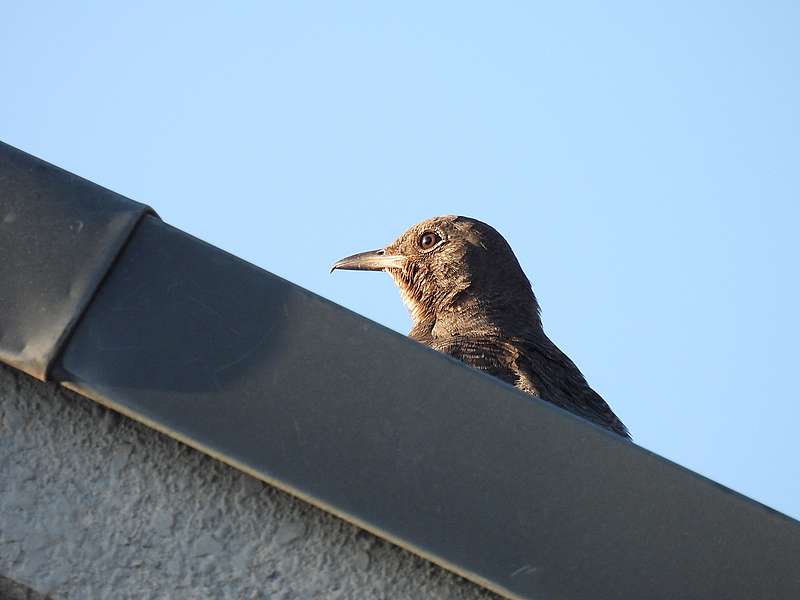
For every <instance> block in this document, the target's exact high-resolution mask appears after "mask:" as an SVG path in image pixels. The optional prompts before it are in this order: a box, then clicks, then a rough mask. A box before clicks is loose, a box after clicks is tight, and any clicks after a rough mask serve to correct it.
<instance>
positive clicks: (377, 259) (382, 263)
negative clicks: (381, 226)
mask: <svg viewBox="0 0 800 600" xmlns="http://www.w3.org/2000/svg"><path fill="white" fill-rule="evenodd" d="M405 262H406V258H405V256H398V255H394V254H386V251H385V250H383V249H381V250H370V251H369V252H360V253H358V254H353V256H348V257H347V258H343V259H342V260H340V261H337V262H336V263H334V265H333V266H332V267H331V273H333V272H334V271H335V270H336V269H344V270H348V271H383V270H384V269H400V268H402V267H403V265H404V264H405Z"/></svg>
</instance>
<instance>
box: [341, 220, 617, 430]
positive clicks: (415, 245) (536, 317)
mask: <svg viewBox="0 0 800 600" xmlns="http://www.w3.org/2000/svg"><path fill="white" fill-rule="evenodd" d="M425 235H431V236H432V237H430V238H428V239H427V240H424V241H426V242H429V241H431V240H433V241H434V243H433V244H432V245H431V247H430V248H423V247H421V243H422V241H423V237H424V236H425ZM337 268H341V269H363V270H383V271H386V272H387V273H389V274H390V275H391V276H392V278H393V279H394V281H395V283H396V284H397V286H398V287H399V289H400V294H401V297H402V298H403V301H404V302H405V304H406V306H407V307H408V309H409V311H410V313H411V317H412V319H413V321H414V326H413V328H412V329H411V332H410V333H409V336H410V337H412V338H413V339H415V340H417V341H419V342H422V343H423V344H426V345H428V346H430V347H431V348H434V349H435V350H438V351H440V352H444V353H446V354H449V355H450V356H453V357H454V358H457V359H459V360H461V361H463V362H465V363H467V364H468V365H470V366H472V367H475V368H477V369H480V370H481V371H484V372H486V373H488V374H490V375H494V376H495V377H498V378H500V379H502V380H503V381H506V382H508V383H510V384H512V385H514V386H516V387H517V388H519V389H520V390H522V391H524V392H527V393H528V394H531V395H534V396H538V397H540V398H542V399H543V400H546V401H548V402H552V403H553V404H555V405H556V406H559V407H561V408H563V409H566V410H569V411H571V412H573V413H575V414H577V415H579V416H581V417H583V418H586V419H589V420H590V421H592V422H594V423H596V424H597V425H600V426H602V427H605V428H606V429H608V430H610V431H613V432H614V433H617V434H619V435H621V436H623V437H626V438H627V437H630V436H629V434H628V430H627V428H626V427H625V425H624V424H623V423H622V421H620V420H619V418H617V416H616V415H615V414H614V412H613V411H612V410H611V408H610V407H609V406H608V404H606V402H605V401H604V400H603V398H601V397H600V395H599V394H598V393H597V392H595V391H594V390H593V389H592V388H591V387H589V384H588V383H587V382H586V379H585V378H584V377H583V375H582V374H581V372H580V371H579V370H578V368H577V367H576V366H575V364H574V363H573V362H572V361H571V360H570V359H569V357H567V356H566V355H565V354H564V353H563V352H561V350H559V349H558V347H557V346H556V345H555V344H554V343H553V342H552V341H551V340H550V339H549V338H548V337H547V335H546V334H545V333H544V330H543V328H542V321H541V318H540V314H539V304H538V302H537V300H536V297H535V295H534V293H533V290H532V289H531V284H530V282H529V281H528V278H527V277H526V276H525V273H524V272H523V271H522V268H521V267H520V265H519V262H518V261H517V258H516V256H514V253H513V251H512V250H511V247H510V246H509V245H508V243H507V242H506V241H505V239H504V238H503V237H502V236H501V235H500V234H499V233H498V232H497V231H496V230H495V229H493V228H492V227H490V226H489V225H487V224H485V223H482V222H480V221H477V220H475V219H470V218H468V217H459V216H444V217H435V218H433V219H428V220H426V221H422V222H421V223H418V224H416V225H414V226H413V227H411V228H410V229H409V230H408V231H406V232H405V233H403V235H401V236H400V237H399V238H398V239H397V240H395V241H394V242H393V243H391V244H390V245H388V246H387V247H386V248H383V249H381V250H377V251H373V252H365V253H361V254H357V255H354V256H351V257H348V258H346V259H342V260H341V261H339V262H338V263H336V265H334V269H337Z"/></svg>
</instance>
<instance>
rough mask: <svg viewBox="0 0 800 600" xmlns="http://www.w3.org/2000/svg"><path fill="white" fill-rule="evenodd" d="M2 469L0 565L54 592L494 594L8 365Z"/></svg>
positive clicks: (3, 373)
mask: <svg viewBox="0 0 800 600" xmlns="http://www.w3.org/2000/svg"><path fill="white" fill-rule="evenodd" d="M0 473H2V477H0V576H3V577H5V578H8V579H9V580H12V581H16V582H18V583H19V584H23V585H25V586H29V587H30V588H32V589H33V590H36V591H38V592H41V593H43V594H47V595H48V596H49V597H51V598H56V599H57V598H80V599H81V600H83V599H92V598H103V599H105V598H148V599H149V598H182V599H183V598H191V599H202V598H236V599H238V598H269V599H273V598H275V599H287V600H288V599H292V598H298V599H300V598H303V599H304V598H392V599H394V598H400V599H403V598H408V599H417V598H453V599H455V598H464V599H479V598H483V599H488V598H495V597H496V596H494V595H493V594H491V593H489V592H486V591H484V590H482V589H481V588H479V587H477V586H475V585H473V584H471V583H469V582H467V581H466V580H464V579H461V578H460V577H458V576H456V575H452V574H450V573H448V572H447V571H444V570H443V569H441V568H439V567H437V566H435V565H433V564H431V563H429V562H427V561H425V560H423V559H420V558H417V557H415V556H414V555H412V554H410V553H408V552H406V551H404V550H402V549H400V548H398V547H396V546H393V545H391V544H389V543H387V542H384V541H382V540H379V539H377V538H375V537H374V536H372V535H370V534H368V533H366V532H364V531H361V530H359V529H358V528H356V527H354V526H352V525H349V524H347V523H345V522H343V521H341V520H340V519H337V518H336V517H333V516H330V515H328V514H327V513H324V512H323V511H321V510H318V509H316V508H314V507H312V506H310V505H308V504H306V503H304V502H301V501H299V500H296V499H294V498H293V497H291V496H289V495H287V494H285V493H283V492H280V491H278V490H276V489H274V488H272V487H270V486H268V485H266V484H263V483H261V482H260V481H258V480H256V479H253V478H252V477H250V476H248V475H245V474H243V473H240V472H238V471H236V470H234V469H232V468H230V467H228V466H226V465H224V464H222V463H220V462H218V461H216V460H213V459H211V458H209V457H207V456H205V455H203V454H201V453H199V452H197V451H194V450H192V449H190V448H188V447H186V446H184V445H183V444H180V443H179V442H176V441H174V440H171V439H169V438H167V437H166V436H164V435H161V434H159V433H156V432H155V431H152V430H150V429H148V428H146V427H144V426H142V425H140V424H138V423H135V422H133V421H131V420H130V419H127V418H125V417H122V416H119V415H117V414H116V413H113V412H111V411H109V410H107V409H105V408H103V407H100V406H99V405H97V404H95V403H94V402H92V401H90V400H86V399H84V398H82V397H80V396H78V395H76V394H73V393H71V392H69V391H66V390H63V389H61V388H59V387H58V386H56V385H53V384H45V383H41V382H39V381H36V380H34V379H32V378H30V377H28V376H27V375H24V374H22V373H20V372H17V371H14V370H12V369H10V368H7V367H5V366H2V365H0ZM0 581H2V577H0ZM0 591H2V590H0Z"/></svg>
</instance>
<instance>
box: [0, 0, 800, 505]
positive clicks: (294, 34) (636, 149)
mask: <svg viewBox="0 0 800 600" xmlns="http://www.w3.org/2000/svg"><path fill="white" fill-rule="evenodd" d="M112 4H114V5H112ZM166 4H167V3H163V4H162V3H155V2H141V3H127V4H122V3H82V2H74V3H40V2H27V3H22V2H15V3H11V2H8V3H5V6H4V9H3V15H4V17H3V19H2V20H0V69H2V71H1V72H2V77H3V87H2V94H0V139H2V140H4V141H5V142H7V143H10V144H12V145H15V146H17V147H20V148H22V149H24V150H26V151H28V152H31V153H33V154H35V155H38V156H40V157H42V158H44V159H46V160H48V161H50V162H53V163H55V164H57V165H59V166H62V167H64V168H66V169H69V170H71V171H73V172H75V173H78V174H80V175H82V176H84V177H87V178H89V179H91V180H93V181H95V182H97V183H100V184H102V185H105V186H107V187H109V188H111V189H113V190H115V191H117V192H120V193H122V194H124V195H126V196H129V197H131V198H134V199H136V200H140V201H142V202H146V203H149V204H151V205H152V206H153V207H155V208H156V209H157V210H158V211H159V213H160V214H161V216H162V217H163V218H164V219H165V220H166V221H168V222H170V223H172V224H174V225H176V226H178V227H180V228H182V229H184V230H186V231H188V232H190V233H192V234H194V235H197V236H198V237H201V238H203V239H205V240H207V241H209V242H211V243H213V244H215V245H218V246H220V247H222V248H224V249H226V250H229V251H230V252H233V253H234V254H237V255H239V256H241V257H243V258H245V259H246V260H248V261H251V262H253V263H255V264H257V265H259V266H262V267H264V268H266V269H268V270H270V271H273V272H275V273H277V274H279V275H281V276H283V277H286V278H288V279H290V280H292V281H294V282H296V283H298V284H300V285H302V286H305V287H307V288H309V289H311V290H313V291H314V292H317V293H319V294H321V295H323V296H326V297H328V298H330V299H332V300H334V301H336V302H338V303H340V304H343V305H345V306H347V307H349V308H351V309H353V310H355V311H357V312H360V313H362V314H364V315H366V316H367V317H369V318H371V319H374V320H376V321H378V322H380V323H383V324H385V325H388V326H389V327H391V328H393V329H396V330H397V331H399V332H402V333H405V332H406V331H407V330H408V328H409V319H408V316H407V314H406V311H405V308H404V307H403V305H402V303H401V302H400V299H399V297H398V294H397V292H396V291H395V289H394V287H393V285H392V283H391V281H390V280H389V278H388V277H387V276H385V275H380V274H365V273H337V274H334V275H329V274H328V268H329V266H330V264H331V263H332V262H333V261H334V260H336V259H338V258H340V257H342V256H344V255H347V254H351V253H353V252H356V251H360V250H368V249H372V248H376V247H379V246H382V245H383V244H385V243H388V242H389V241H391V240H392V239H394V238H395V237H396V236H397V235H398V234H399V233H401V232H402V231H403V230H404V229H405V228H406V227H408V226H409V225H411V224H413V223H415V222H416V221H419V220H422V219H424V218H427V217H430V216H433V215H438V214H447V213H457V214H464V215H468V216H472V217H476V218H479V219H481V220H483V221H486V222H488V223H490V224H492V225H493V226H494V227H496V228H497V229H498V230H499V231H501V232H502V233H503V234H504V235H505V236H506V238H507V239H508V240H509V242H510V243H511V245H512V247H513V248H514V249H515V251H516V253H517V255H518V257H519V259H520V262H521V263H522V265H523V268H524V269H525V270H526V272H527V274H528V275H529V277H530V279H531V280H532V282H533V285H534V289H535V290H536V293H537V295H538V297H539V300H540V302H541V304H542V309H543V319H544V323H545V328H546V330H547V331H548V333H549V334H550V336H551V337H552V338H553V339H554V340H555V341H556V342H557V343H558V344H559V345H560V346H561V348H562V349H563V350H565V351H566V352H567V353H568V354H569V355H570V356H571V357H572V358H573V360H575V362H576V363H577V364H578V365H579V366H580V367H581V369H582V370H583V372H584V374H585V375H586V376H587V378H588V379H589V381H590V383H591V384H592V385H593V386H594V387H595V388H596V389H597V390H598V391H600V392H601V393H602V394H603V396H604V397H605V398H606V399H607V400H608V402H609V403H610V404H611V405H612V406H613V408H614V409H615V411H616V412H617V413H618V414H619V415H620V416H621V417H622V419H623V420H624V421H625V422H626V423H627V425H628V426H629V427H630V429H631V431H632V432H633V434H634V437H635V440H636V441H637V442H638V443H639V444H641V445H642V446H644V447H646V448H649V449H651V450H653V451H655V452H657V453H659V454H661V455H663V456H666V457H667V458H670V459H672V460H675V461H676V462H678V463H680V464H683V465H685V466H687V467H689V468H691V469H693V470H696V471H698V472H700V473H702V474H704V475H707V476H709V477H711V478H713V479H715V480H717V481H719V482H721V483H723V484H725V485H728V486H730V487H732V488H734V489H736V490H737V491H740V492H743V493H745V494H747V495H749V496H751V497H753V498H755V499H757V500H760V501H762V502H764V503H766V504H768V505H770V506H772V507H774V508H777V509H779V510H781V511H784V512H786V513H788V514H790V515H792V516H794V517H800V461H798V455H800V435H798V423H800V407H798V401H800V392H799V391H798V384H797V380H796V373H797V371H798V356H799V355H800V353H799V352H798V340H799V339H800V318H798V315H797V307H798V304H800V286H798V281H797V279H798V269H797V257H798V256H800V242H798V232H797V229H798V223H799V221H800V219H798V217H800V208H798V200H800V197H799V194H798V190H800V185H799V184H800V181H799V179H800V174H799V173H800V169H799V167H800V143H799V142H798V134H800V126H799V119H800V109H798V106H800V78H799V77H798V72H800V60H799V59H800V41H798V40H800V38H798V36H797V31H798V29H800V8H798V7H800V5H798V4H797V3H792V2H770V3H762V2H670V3H642V2H627V3H619V2H616V3H615V2H611V3H608V2H605V3H596V2H563V3H533V2H530V3H485V4H472V3H463V2H458V3H436V4H435V5H432V4H431V3H403V4H402V5H396V6H392V7H390V6H389V5H388V3H342V4H337V5H336V6H334V5H333V3H305V2H294V3H285V4H282V5H271V4H267V3H260V2H259V3H255V2H254V3H244V2H239V3H228V4H222V3H220V4H218V5H210V4H201V3H188V2H187V3H169V5H166Z"/></svg>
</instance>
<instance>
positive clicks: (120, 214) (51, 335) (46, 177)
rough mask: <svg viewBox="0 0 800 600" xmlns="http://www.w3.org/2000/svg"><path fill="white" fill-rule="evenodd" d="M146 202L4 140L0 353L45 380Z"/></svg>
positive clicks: (146, 211) (0, 152)
mask: <svg viewBox="0 0 800 600" xmlns="http://www.w3.org/2000/svg"><path fill="white" fill-rule="evenodd" d="M145 215H153V216H156V215H155V211H153V209H151V208H150V207H149V206H146V205H144V204H141V203H139V202H135V201H133V200H130V199H128V198H126V197H124V196H121V195H120V194H117V193H115V192H112V191H111V190H108V189H106V188H103V187H101V186H99V185H97V184H95V183H92V182H90V181H88V180H86V179H83V178H81V177H78V176H76V175H73V174H72V173H70V172H68V171H65V170H63V169H61V168H59V167H56V166H54V165H52V164H50V163H47V162H45V161H43V160H41V159H39V158H36V157H34V156H32V155H30V154H27V153H25V152H23V151H21V150H19V149H17V148H14V147H13V146H10V145H8V144H5V143H3V142H0V256H3V261H2V263H0V305H2V306H3V309H2V312H0V360H2V361H3V362H6V363H8V364H10V365H12V366H14V367H16V368H18V369H20V370H22V371H25V372H27V373H29V374H30V375H33V376H34V377H36V378H38V379H41V380H46V379H48V376H49V371H50V368H51V366H52V364H53V361H54V360H55V359H56V357H57V356H58V355H59V353H60V352H61V350H62V349H63V347H64V345H65V343H66V341H67V339H68V338H69V335H70V334H71V332H72V330H73V328H74V327H75V324H76V323H77V321H78V320H79V319H80V317H81V315H82V314H83V312H84V311H85V309H86V307H87V306H88V304H89V302H90V301H91V299H92V297H93V296H94V293H95V292H96V291H97V289H98V287H99V286H100V285H101V282H102V280H103V278H104V277H105V276H106V274H107V273H108V271H109V270H110V269H111V267H112V265H113V263H114V261H115V260H116V258H117V256H118V255H119V253H120V251H121V250H122V248H123V247H124V246H125V243H126V242H127V241H128V239H129V238H130V236H131V234H132V233H133V230H134V229H135V227H136V225H137V224H138V223H139V221H140V220H141V218H142V217H143V216H145Z"/></svg>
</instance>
